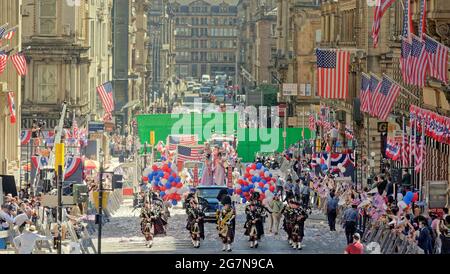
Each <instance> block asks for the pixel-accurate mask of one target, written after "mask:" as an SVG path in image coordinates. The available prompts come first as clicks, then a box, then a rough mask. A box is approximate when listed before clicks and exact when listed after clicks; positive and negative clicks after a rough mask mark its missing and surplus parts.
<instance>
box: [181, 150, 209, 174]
mask: <svg viewBox="0 0 450 274" xmlns="http://www.w3.org/2000/svg"><path fill="white" fill-rule="evenodd" d="M203 150H204V146H203V145H190V146H183V145H178V146H177V166H178V167H179V168H181V167H182V163H184V162H186V161H201V160H202V157H203ZM180 170H181V169H180Z"/></svg>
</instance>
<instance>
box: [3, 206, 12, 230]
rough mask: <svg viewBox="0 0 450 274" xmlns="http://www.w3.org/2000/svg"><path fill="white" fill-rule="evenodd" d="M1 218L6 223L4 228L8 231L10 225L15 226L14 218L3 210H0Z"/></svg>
mask: <svg viewBox="0 0 450 274" xmlns="http://www.w3.org/2000/svg"><path fill="white" fill-rule="evenodd" d="M0 218H1V219H3V220H4V221H5V222H4V223H3V225H2V226H3V228H6V229H7V228H8V227H9V224H14V218H13V217H11V216H10V215H9V214H8V213H6V212H4V211H3V210H0Z"/></svg>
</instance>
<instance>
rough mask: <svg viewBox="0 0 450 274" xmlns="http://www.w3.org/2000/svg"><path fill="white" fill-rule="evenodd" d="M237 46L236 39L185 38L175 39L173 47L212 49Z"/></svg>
mask: <svg viewBox="0 0 450 274" xmlns="http://www.w3.org/2000/svg"><path fill="white" fill-rule="evenodd" d="M236 46H237V43H236V40H235V39H233V40H187V39H177V40H176V42H175V47H176V48H177V49H188V48H194V49H195V48H201V49H206V48H212V49H227V48H235V47H236Z"/></svg>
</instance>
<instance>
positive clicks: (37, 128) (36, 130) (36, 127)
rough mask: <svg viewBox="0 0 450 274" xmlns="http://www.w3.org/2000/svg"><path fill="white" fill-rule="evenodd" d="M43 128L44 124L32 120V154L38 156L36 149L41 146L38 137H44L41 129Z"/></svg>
mask: <svg viewBox="0 0 450 274" xmlns="http://www.w3.org/2000/svg"><path fill="white" fill-rule="evenodd" d="M43 126H45V122H43V121H38V120H37V119H33V124H32V126H31V138H32V140H33V146H34V154H38V153H37V152H38V148H39V146H40V145H41V139H40V137H44V136H43V134H42V130H41V128H42V127H43Z"/></svg>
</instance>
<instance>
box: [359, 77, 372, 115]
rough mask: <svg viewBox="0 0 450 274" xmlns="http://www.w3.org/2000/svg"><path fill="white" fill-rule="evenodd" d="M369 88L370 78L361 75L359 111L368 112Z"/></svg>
mask: <svg viewBox="0 0 450 274" xmlns="http://www.w3.org/2000/svg"><path fill="white" fill-rule="evenodd" d="M369 88H370V76H369V75H367V74H365V73H361V89H360V93H359V98H360V100H361V107H360V109H361V111H362V112H369V96H370V94H369V92H370V91H369Z"/></svg>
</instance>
